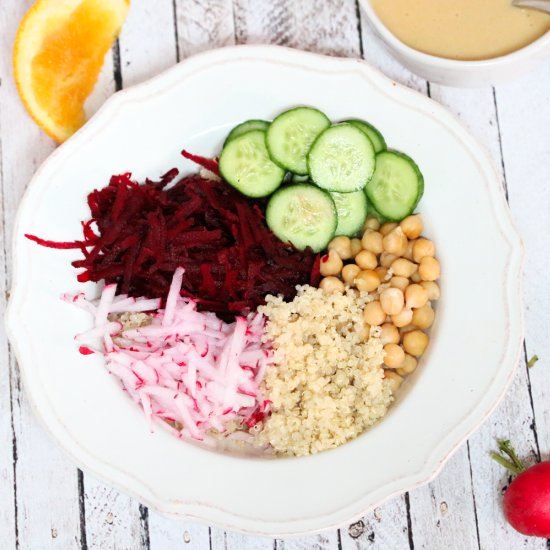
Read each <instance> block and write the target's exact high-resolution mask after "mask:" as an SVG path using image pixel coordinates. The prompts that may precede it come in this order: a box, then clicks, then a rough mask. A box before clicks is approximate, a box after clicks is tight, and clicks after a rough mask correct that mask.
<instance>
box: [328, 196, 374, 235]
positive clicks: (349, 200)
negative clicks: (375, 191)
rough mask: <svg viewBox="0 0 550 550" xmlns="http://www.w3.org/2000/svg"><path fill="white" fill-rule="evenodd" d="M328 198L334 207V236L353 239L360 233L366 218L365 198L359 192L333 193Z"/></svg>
mask: <svg viewBox="0 0 550 550" xmlns="http://www.w3.org/2000/svg"><path fill="white" fill-rule="evenodd" d="M330 196H331V197H332V200H333V201H334V204H335V205H336V213H337V214H338V225H337V226H336V231H335V232H334V235H335V236H337V235H345V236H346V237H353V236H355V235H357V233H359V231H361V229H362V228H363V225H364V223H365V219H366V217H367V196H366V195H365V193H364V192H363V190H361V191H355V192H354V193H335V192H331V193H330Z"/></svg>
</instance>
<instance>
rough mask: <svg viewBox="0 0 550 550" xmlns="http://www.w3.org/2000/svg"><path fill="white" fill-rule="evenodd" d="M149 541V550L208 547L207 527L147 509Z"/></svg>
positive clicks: (193, 549) (200, 548) (191, 549)
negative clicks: (167, 516)
mask: <svg viewBox="0 0 550 550" xmlns="http://www.w3.org/2000/svg"><path fill="white" fill-rule="evenodd" d="M149 541H150V548H151V550H171V549H172V548H174V549H176V548H185V550H203V549H210V535H209V527H208V526H206V525H204V524H200V523H193V522H187V521H177V520H174V519H169V518H166V517H164V516H161V515H159V514H157V513H156V512H154V511H153V510H149Z"/></svg>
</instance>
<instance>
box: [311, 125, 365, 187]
mask: <svg viewBox="0 0 550 550" xmlns="http://www.w3.org/2000/svg"><path fill="white" fill-rule="evenodd" d="M374 157H375V155H374V147H373V145H372V143H371V141H370V139H369V138H368V137H367V136H366V135H365V134H364V133H363V132H362V131H361V130H359V129H358V128H357V127H356V126H353V125H352V124H346V123H344V124H337V125H336V126H331V127H330V128H328V129H327V130H325V131H324V132H323V133H322V134H321V135H320V136H319V137H318V138H317V139H316V140H315V143H314V144H313V145H312V147H311V149H310V151H309V154H308V157H307V161H308V168H309V175H310V176H311V179H312V180H313V181H314V182H315V183H316V184H317V185H318V186H319V187H321V188H323V189H326V190H327V191H336V192H338V193H351V192H352V191H359V190H360V189H363V188H364V187H365V185H366V184H367V182H368V181H369V180H370V178H371V176H372V173H373V172H374V165H375V159H374Z"/></svg>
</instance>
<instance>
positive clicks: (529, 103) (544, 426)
mask: <svg viewBox="0 0 550 550" xmlns="http://www.w3.org/2000/svg"><path fill="white" fill-rule="evenodd" d="M496 99H497V106H498V114H499V123H500V131H501V138H502V151H503V153H504V168H505V170H506V179H507V182H508V193H509V200H510V207H511V209H512V214H513V216H514V220H515V222H516V224H517V226H518V229H519V231H520V233H521V235H522V237H523V239H524V243H525V246H526V250H527V257H526V262H525V280H524V296H525V323H526V325H525V326H526V351H527V354H526V355H527V359H529V358H530V357H531V356H532V355H534V354H537V355H538V356H539V358H540V360H539V362H538V363H537V364H536V366H534V367H533V368H532V369H530V370H529V377H530V380H531V393H532V397H533V404H534V407H535V420H536V428H537V433H538V442H539V445H540V450H541V453H542V455H543V457H544V458H548V455H549V453H550V407H549V403H550V376H549V373H550V338H548V332H549V314H548V312H549V311H550V283H549V279H548V276H547V274H548V273H550V240H549V239H548V235H550V61H549V60H548V59H547V60H546V61H545V62H544V64H543V65H541V66H539V68H538V70H536V71H533V72H532V73H531V74H528V75H526V76H525V77H523V78H521V79H518V80H517V81H515V82H512V83H510V84H507V85H503V86H499V87H498V88H497V89H496Z"/></svg>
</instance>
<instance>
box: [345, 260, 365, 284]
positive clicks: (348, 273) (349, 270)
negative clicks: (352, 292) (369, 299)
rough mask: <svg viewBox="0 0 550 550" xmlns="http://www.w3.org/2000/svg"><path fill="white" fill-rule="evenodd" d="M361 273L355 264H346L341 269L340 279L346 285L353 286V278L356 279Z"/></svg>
mask: <svg viewBox="0 0 550 550" xmlns="http://www.w3.org/2000/svg"><path fill="white" fill-rule="evenodd" d="M360 271H361V268H360V267H359V266H358V265H355V264H348V265H345V266H344V267H343V268H342V279H344V282H345V283H347V284H348V285H353V284H354V281H355V277H357V274H358V273H359V272H360Z"/></svg>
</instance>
